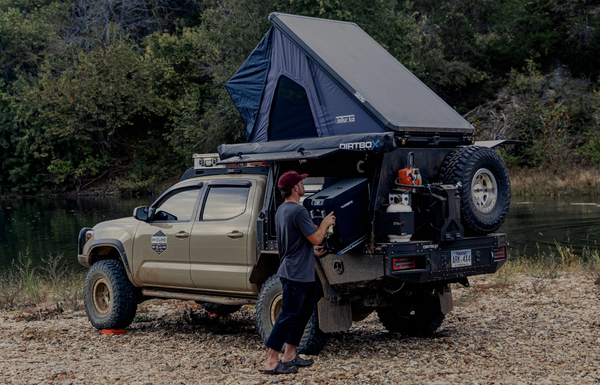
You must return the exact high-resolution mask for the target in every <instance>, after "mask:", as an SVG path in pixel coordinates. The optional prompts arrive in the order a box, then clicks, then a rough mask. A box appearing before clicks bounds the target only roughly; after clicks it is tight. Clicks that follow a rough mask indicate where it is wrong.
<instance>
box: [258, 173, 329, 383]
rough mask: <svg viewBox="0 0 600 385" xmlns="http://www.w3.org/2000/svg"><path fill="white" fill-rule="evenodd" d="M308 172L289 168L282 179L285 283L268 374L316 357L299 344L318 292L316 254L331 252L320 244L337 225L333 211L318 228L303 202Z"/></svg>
mask: <svg viewBox="0 0 600 385" xmlns="http://www.w3.org/2000/svg"><path fill="white" fill-rule="evenodd" d="M307 176H308V175H307V174H302V175H299V174H298V173H297V172H296V171H288V172H286V173H284V174H283V175H281V177H280V178H279V182H278V187H279V190H280V191H281V195H282V196H283V198H284V199H285V202H284V203H282V204H281V206H279V208H278V209H277V213H276V214H275V227H276V231H277V248H278V249H279V258H280V261H281V265H280V266H279V270H278V271H277V275H278V276H279V278H280V279H281V283H282V285H283V298H282V303H281V313H279V316H278V317H277V321H275V325H273V330H272V331H271V335H270V336H269V339H268V340H267V343H266V345H267V347H268V348H269V354H268V357H267V362H266V363H265V370H264V373H266V374H289V373H296V372H298V367H303V366H310V365H312V364H313V360H312V359H308V360H305V359H302V358H300V357H299V356H298V355H297V353H296V347H297V346H298V344H299V343H300V340H301V339H302V334H303V333H304V329H305V327H306V324H307V322H308V320H309V319H310V317H311V315H312V313H313V308H314V303H315V295H316V287H315V256H316V257H319V256H321V255H324V254H325V253H327V250H325V249H324V248H323V246H319V244H320V243H321V242H323V239H325V232H326V231H327V228H328V227H329V226H332V225H335V217H334V216H333V212H331V213H329V215H327V216H326V217H325V218H324V219H323V221H322V222H321V226H319V227H318V228H315V225H314V223H313V221H312V220H311V219H310V216H309V214H308V211H307V210H306V209H305V208H304V207H303V206H302V205H301V204H300V197H302V196H303V195H304V183H303V182H302V181H303V180H304V179H305V178H306V177H307ZM284 343H285V353H284V355H283V358H282V360H281V361H279V352H280V351H281V348H282V347H283V344H284Z"/></svg>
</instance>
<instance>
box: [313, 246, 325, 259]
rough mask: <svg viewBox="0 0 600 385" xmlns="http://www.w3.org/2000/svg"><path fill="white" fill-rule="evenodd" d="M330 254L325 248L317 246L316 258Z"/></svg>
mask: <svg viewBox="0 0 600 385" xmlns="http://www.w3.org/2000/svg"><path fill="white" fill-rule="evenodd" d="M327 253H328V250H327V249H326V248H325V247H324V246H315V257H321V256H323V255H325V254H327Z"/></svg>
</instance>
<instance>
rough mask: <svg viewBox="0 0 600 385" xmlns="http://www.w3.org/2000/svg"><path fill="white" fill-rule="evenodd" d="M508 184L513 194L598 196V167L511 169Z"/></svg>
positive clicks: (599, 191) (599, 175)
mask: <svg viewBox="0 0 600 385" xmlns="http://www.w3.org/2000/svg"><path fill="white" fill-rule="evenodd" d="M509 173H510V185H511V192H512V195H513V196H525V197H529V196H546V197H565V196H577V195H579V196H582V195H583V196H598V195H600V169H598V168H578V167H574V168H572V169H568V170H563V171H560V172H556V173H551V172H548V170H523V169H516V168H515V169H511V170H509Z"/></svg>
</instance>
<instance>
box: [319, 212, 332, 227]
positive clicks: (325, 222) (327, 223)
mask: <svg viewBox="0 0 600 385" xmlns="http://www.w3.org/2000/svg"><path fill="white" fill-rule="evenodd" d="M331 225H333V226H335V217H334V216H333V211H332V212H330V213H329V214H327V216H326V217H325V218H323V221H321V226H325V228H328V227H329V226H331ZM321 226H319V227H321Z"/></svg>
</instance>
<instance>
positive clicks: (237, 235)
mask: <svg viewBox="0 0 600 385" xmlns="http://www.w3.org/2000/svg"><path fill="white" fill-rule="evenodd" d="M227 236H228V237H229V238H233V239H236V238H241V237H243V236H244V233H242V232H239V231H237V230H234V231H232V232H230V233H227Z"/></svg>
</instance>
